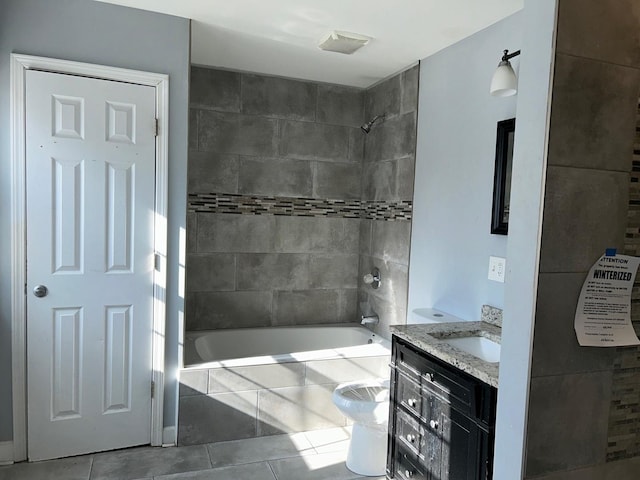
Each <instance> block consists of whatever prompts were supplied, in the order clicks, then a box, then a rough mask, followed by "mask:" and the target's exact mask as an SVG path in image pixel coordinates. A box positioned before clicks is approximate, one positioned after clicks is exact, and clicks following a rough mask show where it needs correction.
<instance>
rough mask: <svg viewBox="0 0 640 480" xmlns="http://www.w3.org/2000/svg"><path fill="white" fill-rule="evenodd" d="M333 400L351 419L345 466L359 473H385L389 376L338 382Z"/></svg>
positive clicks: (371, 474)
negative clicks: (387, 377)
mask: <svg viewBox="0 0 640 480" xmlns="http://www.w3.org/2000/svg"><path fill="white" fill-rule="evenodd" d="M333 403H334V404H335V406H336V407H337V408H338V410H340V411H341V412H342V413H343V415H345V416H346V417H348V418H350V419H351V420H353V429H352V433H351V441H350V443H349V452H348V453H347V460H346V465H347V468H348V469H349V470H351V471H352V472H354V473H357V474H358V475H366V476H380V475H384V473H385V464H386V457H387V424H388V421H389V380H367V381H360V382H349V383H343V384H340V385H338V387H337V388H336V389H335V390H334V391H333Z"/></svg>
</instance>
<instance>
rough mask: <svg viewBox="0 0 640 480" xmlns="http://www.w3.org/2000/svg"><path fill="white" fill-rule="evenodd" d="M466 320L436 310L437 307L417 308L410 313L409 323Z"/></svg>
mask: <svg viewBox="0 0 640 480" xmlns="http://www.w3.org/2000/svg"><path fill="white" fill-rule="evenodd" d="M465 321H466V320H463V319H462V318H458V317H456V316H454V315H451V314H450V313H446V312H442V311H440V310H436V309H435V308H416V309H415V310H412V311H411V313H410V314H409V318H408V322H407V323H449V322H465Z"/></svg>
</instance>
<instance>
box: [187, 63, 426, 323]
mask: <svg viewBox="0 0 640 480" xmlns="http://www.w3.org/2000/svg"><path fill="white" fill-rule="evenodd" d="M417 87H418V68H417V67H415V68H412V69H410V70H408V71H406V72H404V73H401V74H399V75H397V76H395V77H393V78H391V79H389V80H387V81H385V82H383V83H382V84H380V85H378V86H375V87H373V88H372V89H370V90H368V91H364V90H359V89H354V88H349V87H342V86H335V85H324V84H316V83H313V82H304V81H297V80H291V79H283V78H276V77H266V76H261V75H251V74H245V73H237V72H229V71H219V70H214V69H208V68H200V67H193V68H192V78H191V88H192V91H191V114H190V153H189V193H190V194H207V193H226V194H241V195H256V196H273V197H276V198H284V197H288V198H291V197H304V198H319V199H339V200H346V201H349V200H352V201H353V200H357V201H361V200H364V201H370V202H375V201H385V202H397V201H402V200H407V201H411V200H412V197H413V166H414V163H415V128H416V126H415V122H416V108H417ZM380 110H383V111H384V112H385V113H386V114H387V117H386V119H385V122H384V123H381V124H376V127H375V128H374V130H372V132H371V133H370V134H369V135H368V136H365V135H364V134H363V133H362V132H361V130H360V128H359V127H360V125H362V123H364V121H365V119H368V118H369V116H373V115H375V114H377V113H379V111H380ZM363 205H365V206H363V207H362V210H363V212H364V211H365V210H366V209H368V208H371V205H369V203H367V204H363ZM365 207H366V208H365ZM410 228H411V224H410V221H406V220H403V221H391V222H389V221H382V220H360V219H358V218H323V217H314V218H306V217H298V216H290V217H286V216H274V215H232V214H226V213H211V212H197V213H196V212H190V213H189V215H188V226H187V266H186V272H187V285H186V291H187V293H186V300H187V306H186V308H187V311H186V328H187V330H197V329H214V328H238V327H254V326H270V325H301V324H312V323H335V322H353V321H357V319H358V318H359V317H358V313H359V306H358V303H359V302H361V303H362V304H363V305H366V307H365V309H366V310H367V311H368V309H370V308H374V309H375V311H376V312H378V313H379V314H380V316H381V319H382V326H381V329H380V331H381V333H385V332H386V333H387V335H388V331H387V330H386V326H387V325H389V324H393V323H404V321H405V311H406V290H407V272H408V252H409V237H410V235H409V232H410ZM363 235H364V238H362V236H363ZM363 246H364V248H365V250H364V251H361V248H362V247H363ZM374 264H375V265H376V266H378V267H379V268H380V269H381V271H383V275H384V278H385V279H386V281H385V282H383V288H381V289H380V290H379V291H376V292H371V291H370V290H371V289H365V288H363V286H362V285H359V283H358V282H359V281H358V279H359V278H362V276H363V275H364V273H365V270H369V269H370V268H371V266H372V265H374ZM358 290H360V291H358Z"/></svg>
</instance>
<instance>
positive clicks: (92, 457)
mask: <svg viewBox="0 0 640 480" xmlns="http://www.w3.org/2000/svg"><path fill="white" fill-rule="evenodd" d="M94 459H95V455H91V462H90V465H89V476H88V477H87V480H90V478H91V475H92V474H93V461H94Z"/></svg>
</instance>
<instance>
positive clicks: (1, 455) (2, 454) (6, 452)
mask: <svg viewBox="0 0 640 480" xmlns="http://www.w3.org/2000/svg"><path fill="white" fill-rule="evenodd" d="M12 463H13V441H11V440H10V441H8V442H0V465H11V464H12Z"/></svg>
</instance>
